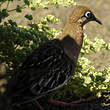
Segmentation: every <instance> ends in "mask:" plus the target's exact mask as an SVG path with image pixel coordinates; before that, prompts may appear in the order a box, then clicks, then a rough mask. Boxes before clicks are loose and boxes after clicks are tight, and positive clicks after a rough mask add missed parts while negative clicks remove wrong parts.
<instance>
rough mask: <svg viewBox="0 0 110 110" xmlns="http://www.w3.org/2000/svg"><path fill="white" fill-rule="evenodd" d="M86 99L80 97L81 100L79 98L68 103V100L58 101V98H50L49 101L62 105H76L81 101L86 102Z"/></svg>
mask: <svg viewBox="0 0 110 110" xmlns="http://www.w3.org/2000/svg"><path fill="white" fill-rule="evenodd" d="M85 101H86V100H85V99H80V100H77V101H73V102H70V103H67V102H62V101H57V100H49V103H52V104H55V105H62V106H74V105H76V104H79V103H81V102H85Z"/></svg>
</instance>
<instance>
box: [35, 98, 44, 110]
mask: <svg viewBox="0 0 110 110" xmlns="http://www.w3.org/2000/svg"><path fill="white" fill-rule="evenodd" d="M34 104H35V105H36V106H37V107H38V108H39V109H40V110H44V108H43V107H42V106H41V105H40V104H39V102H38V101H37V100H36V101H34Z"/></svg>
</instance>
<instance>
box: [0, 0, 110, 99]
mask: <svg viewBox="0 0 110 110" xmlns="http://www.w3.org/2000/svg"><path fill="white" fill-rule="evenodd" d="M13 1H14V0H0V7H2V5H3V4H4V3H7V5H6V8H3V9H2V8H0V9H1V10H0V17H1V19H5V18H6V17H8V16H9V15H10V12H11V11H16V12H19V13H21V12H22V10H23V9H24V8H31V9H32V10H35V9H36V7H37V8H38V7H43V8H44V9H48V8H49V5H55V6H56V7H58V6H59V5H61V4H63V5H64V6H69V5H75V2H73V0H33V2H32V1H31V2H30V1H29V0H24V5H22V6H21V5H17V6H16V8H15V9H11V10H8V6H9V3H13ZM19 1H21V0H19ZM25 18H27V19H28V20H33V16H32V15H31V14H26V15H25ZM58 22H60V20H59V19H58V18H56V17H55V16H53V15H47V16H46V17H44V18H42V19H41V21H40V22H39V23H38V24H29V26H30V28H27V27H23V26H18V25H17V24H16V22H14V21H12V20H8V22H4V24H3V25H0V59H1V61H3V62H6V63H7V65H8V68H9V72H10V73H14V71H15V70H17V69H18V68H19V67H20V65H21V64H22V62H23V61H24V59H25V57H26V56H27V55H28V54H29V53H31V52H32V51H33V50H34V49H35V48H37V47H38V46H39V45H40V44H42V43H44V42H46V41H47V40H51V39H53V38H55V37H56V36H58V35H59V33H60V32H61V31H59V30H56V29H54V28H50V27H49V26H48V24H49V23H50V24H51V23H58ZM102 49H106V50H110V44H107V43H106V42H105V41H104V40H103V39H98V38H95V39H94V41H93V42H92V41H90V40H89V39H87V35H85V37H84V43H83V48H82V49H81V52H80V56H81V57H80V58H79V61H78V64H77V68H76V71H75V74H74V76H73V77H72V79H71V81H70V82H69V83H68V84H66V86H65V88H64V90H63V91H58V94H57V95H58V96H56V98H57V97H58V98H61V97H67V96H66V95H67V94H71V96H72V95H75V96H78V97H79V98H81V97H84V96H86V95H87V94H92V95H94V96H95V97H96V96H101V93H102V92H103V90H110V68H105V69H104V70H103V71H97V70H96V69H95V67H94V66H93V65H92V64H91V61H89V60H88V59H87V58H85V57H84V55H86V54H90V53H91V52H99V51H101V50H102Z"/></svg>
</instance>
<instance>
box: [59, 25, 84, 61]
mask: <svg viewBox="0 0 110 110" xmlns="http://www.w3.org/2000/svg"><path fill="white" fill-rule="evenodd" d="M58 39H59V40H60V41H61V42H62V45H63V48H64V50H65V52H66V54H67V55H68V56H69V57H70V58H71V59H73V60H74V61H75V62H77V59H78V56H79V53H80V49H81V47H82V43H83V28H82V27H81V26H80V25H79V24H74V25H72V24H69V23H68V24H67V25H66V26H65V28H64V31H63V32H62V34H61V35H60V36H59V37H58Z"/></svg>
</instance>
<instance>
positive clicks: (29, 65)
mask: <svg viewBox="0 0 110 110" xmlns="http://www.w3.org/2000/svg"><path fill="white" fill-rule="evenodd" d="M21 71H22V72H21V74H20V79H19V80H18V83H19V84H18V86H19V85H20V87H18V88H19V90H18V93H19V91H20V92H21V93H22V91H26V90H29V89H30V92H31V94H34V95H35V96H36V97H39V96H43V95H45V94H48V93H50V92H52V91H54V90H56V89H58V88H60V87H62V86H63V85H64V83H65V82H67V80H68V79H69V78H70V76H72V74H73V65H72V63H70V59H69V58H68V57H67V56H66V54H65V52H64V50H63V48H62V47H61V45H60V41H59V40H52V41H49V42H47V43H46V44H44V45H42V46H40V47H39V48H38V49H37V50H35V51H34V52H33V53H32V54H31V55H30V56H29V57H27V59H26V60H25V62H24V63H23V65H22V70H21ZM27 92H28V91H27ZM24 95H25V94H24ZM29 97H31V96H29ZM30 99H31V98H29V100H30Z"/></svg>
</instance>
